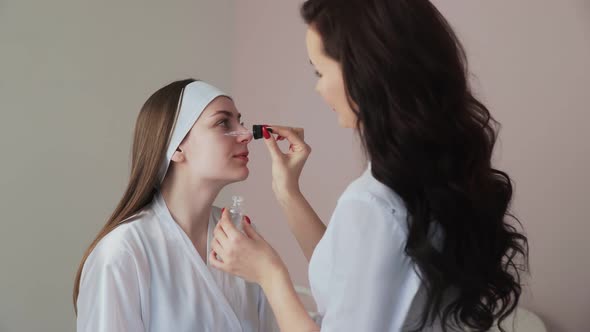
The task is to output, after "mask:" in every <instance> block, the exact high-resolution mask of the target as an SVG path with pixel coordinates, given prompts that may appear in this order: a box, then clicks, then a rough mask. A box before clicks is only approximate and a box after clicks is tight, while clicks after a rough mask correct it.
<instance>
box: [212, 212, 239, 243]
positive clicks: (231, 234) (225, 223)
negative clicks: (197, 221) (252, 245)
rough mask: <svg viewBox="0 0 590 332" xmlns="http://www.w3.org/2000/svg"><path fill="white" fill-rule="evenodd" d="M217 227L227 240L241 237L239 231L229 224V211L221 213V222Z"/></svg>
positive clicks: (232, 224)
mask: <svg viewBox="0 0 590 332" xmlns="http://www.w3.org/2000/svg"><path fill="white" fill-rule="evenodd" d="M217 225H219V227H221V229H222V230H223V231H224V232H225V234H226V235H227V239H228V240H231V239H234V238H236V237H240V235H241V233H240V231H239V230H238V229H237V228H236V226H234V223H232V222H231V219H230V216H229V211H227V209H225V210H224V211H223V212H222V214H221V220H220V221H219V223H217Z"/></svg>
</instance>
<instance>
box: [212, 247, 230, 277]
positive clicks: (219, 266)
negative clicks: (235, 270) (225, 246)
mask: <svg viewBox="0 0 590 332" xmlns="http://www.w3.org/2000/svg"><path fill="white" fill-rule="evenodd" d="M209 264H210V265H211V266H213V267H214V268H216V269H218V270H221V271H224V272H227V271H226V269H225V265H224V264H223V261H222V260H221V259H220V257H217V253H216V252H215V250H211V252H210V253H209Z"/></svg>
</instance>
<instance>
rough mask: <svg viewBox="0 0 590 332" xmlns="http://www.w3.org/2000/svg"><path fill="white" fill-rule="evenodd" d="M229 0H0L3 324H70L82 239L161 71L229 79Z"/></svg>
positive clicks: (118, 176) (33, 327) (54, 327)
mask: <svg viewBox="0 0 590 332" xmlns="http://www.w3.org/2000/svg"><path fill="white" fill-rule="evenodd" d="M233 3H234V2H233V1H232V0H215V1H206V0H201V1H194V0H177V1H166V2H161V1H137V0H136V1H63V0H56V1H26V0H25V1H23V0H1V1H0V152H1V157H0V158H1V163H0V211H1V212H2V217H1V221H2V230H0V331H2V332H5V331H10V332H12V331H19V332H20V331H27V332H28V331H73V330H74V314H73V309H72V305H71V289H72V286H73V278H74V273H75V271H76V268H77V264H78V262H79V259H80V257H81V255H82V252H83V250H84V249H85V248H86V246H87V245H88V244H89V242H90V241H91V239H92V237H93V236H94V235H95V234H96V232H97V230H98V229H99V227H100V226H101V225H102V224H103V223H104V221H105V219H106V218H107V217H108V215H109V214H110V212H111V211H112V209H113V208H114V205H115V203H116V201H117V200H118V199H119V197H120V196H121V195H122V190H123V186H124V185H125V181H126V179H127V174H128V166H129V162H128V160H129V152H130V145H131V137H132V129H133V125H134V121H135V117H136V115H137V113H138V111H139V108H140V107H141V104H142V103H143V101H145V99H147V97H148V96H149V95H150V94H151V93H152V92H153V91H155V90H156V89H157V88H159V87H161V86H163V85H164V84H165V83H168V82H169V81H172V80H175V79H179V78H185V77H187V76H194V77H199V78H203V79H206V80H208V81H210V82H212V83H214V84H216V85H218V86H220V87H222V88H225V89H229V88H231V57H232V49H233V35H234V33H233V31H234V27H233V25H234V4H233Z"/></svg>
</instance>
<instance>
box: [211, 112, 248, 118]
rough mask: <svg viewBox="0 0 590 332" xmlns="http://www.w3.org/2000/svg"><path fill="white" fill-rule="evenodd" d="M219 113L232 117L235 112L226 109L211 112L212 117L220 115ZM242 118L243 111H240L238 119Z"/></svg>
mask: <svg viewBox="0 0 590 332" xmlns="http://www.w3.org/2000/svg"><path fill="white" fill-rule="evenodd" d="M219 114H223V115H226V116H228V117H230V118H231V117H233V116H234V113H233V112H230V111H226V110H219V111H216V112H215V113H213V114H211V116H210V118H212V117H214V116H216V115H219ZM241 118H242V114H241V113H238V120H240V119H241Z"/></svg>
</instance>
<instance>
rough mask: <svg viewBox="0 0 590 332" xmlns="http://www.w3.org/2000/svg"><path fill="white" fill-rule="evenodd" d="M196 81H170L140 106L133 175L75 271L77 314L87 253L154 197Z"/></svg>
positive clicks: (136, 128) (136, 125) (75, 307)
mask: <svg viewBox="0 0 590 332" xmlns="http://www.w3.org/2000/svg"><path fill="white" fill-rule="evenodd" d="M194 81H195V80H194V79H186V80H182V81H176V82H173V83H170V84H169V85H167V86H165V87H163V88H161V89H160V90H158V91H156V92H155V93H154V94H153V95H151V96H150V97H149V98H148V100H147V101H146V102H145V104H144V105H143V107H142V108H141V111H140V112H139V115H138V117H137V121H136V123H135V133H134V137H133V149H132V156H131V158H132V160H131V175H130V177H129V183H128V184H127V189H125V194H124V195H123V197H122V198H121V200H120V201H119V204H117V207H116V209H115V211H114V212H113V213H112V215H111V216H110V218H109V219H108V220H107V222H106V224H105V225H104V226H103V228H102V229H101V230H100V232H99V233H98V235H97V236H96V238H95V239H94V241H92V244H90V246H89V247H88V249H87V250H86V252H85V253H84V256H83V257H82V261H81V262H80V266H79V267H78V272H77V273H76V280H75V282H74V292H73V300H74V311H75V312H76V314H77V312H78V307H77V300H78V294H79V292H80V278H81V276H82V268H83V267H84V263H85V262H86V259H87V258H88V255H90V253H91V252H92V250H93V249H94V248H95V247H96V245H97V244H98V242H99V241H100V240H101V239H102V238H104V237H105V236H106V235H107V234H109V233H110V232H111V231H112V230H113V229H115V228H117V226H119V225H121V224H123V223H125V221H126V220H127V219H129V218H130V217H132V216H133V215H135V214H137V213H138V212H139V211H140V210H141V209H143V208H144V207H145V206H146V205H148V204H149V203H150V202H151V201H152V199H153V198H154V194H155V191H156V188H157V187H158V185H159V183H158V182H159V177H158V172H159V170H160V166H161V163H162V161H163V160H164V158H165V155H166V148H167V146H168V140H169V137H170V134H171V132H172V129H173V127H174V122H175V119H176V113H177V109H178V103H179V101H180V97H181V95H182V92H183V89H184V88H185V87H186V86H187V85H188V84H190V83H192V82H194Z"/></svg>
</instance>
